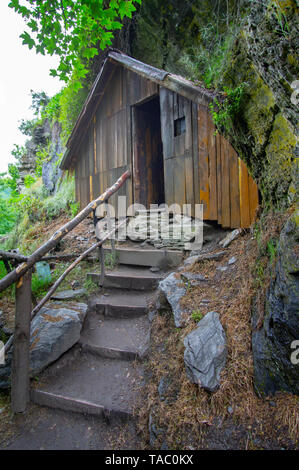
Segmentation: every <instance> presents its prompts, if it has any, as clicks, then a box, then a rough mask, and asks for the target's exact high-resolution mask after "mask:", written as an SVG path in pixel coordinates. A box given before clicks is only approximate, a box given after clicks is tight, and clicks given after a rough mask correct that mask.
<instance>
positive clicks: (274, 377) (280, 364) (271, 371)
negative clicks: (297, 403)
mask: <svg viewBox="0 0 299 470" xmlns="http://www.w3.org/2000/svg"><path fill="white" fill-rule="evenodd" d="M298 241H299V227H298V214H297V215H296V214H294V215H293V216H292V217H291V218H290V219H289V220H288V222H287V223H286V225H285V227H284V229H283V230H282V232H281V235H280V240H279V248H278V254H277V263H276V272H275V274H276V275H275V278H274V279H273V280H272V282H271V284H270V287H269V290H268V292H267V295H266V304H265V315H264V321H263V324H262V327H259V318H258V317H259V312H258V310H257V308H256V307H255V303H254V304H253V305H254V309H253V318H252V323H253V333H252V349H253V359H254V383H255V387H256V389H257V391H258V392H259V393H261V394H264V395H271V394H274V393H275V392H276V391H278V390H285V391H287V392H291V393H294V394H297V395H299V381H298V377H299V364H295V363H292V362H294V361H292V360H291V356H292V353H293V352H294V351H293V349H292V346H293V347H294V342H295V341H296V340H298V339H299V277H298V273H299V249H298ZM297 349H298V346H297Z"/></svg>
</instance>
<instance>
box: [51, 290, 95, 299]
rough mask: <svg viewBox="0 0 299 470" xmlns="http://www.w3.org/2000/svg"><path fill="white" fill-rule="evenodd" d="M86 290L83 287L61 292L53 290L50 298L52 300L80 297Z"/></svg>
mask: <svg viewBox="0 0 299 470" xmlns="http://www.w3.org/2000/svg"><path fill="white" fill-rule="evenodd" d="M86 294H87V291H86V290H85V289H76V290H72V289H69V290H64V291H61V292H55V293H54V294H53V295H52V297H51V299H53V300H72V299H75V298H77V297H82V296H83V295H86Z"/></svg>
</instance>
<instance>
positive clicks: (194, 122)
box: [74, 66, 258, 228]
mask: <svg viewBox="0 0 299 470" xmlns="http://www.w3.org/2000/svg"><path fill="white" fill-rule="evenodd" d="M157 95H160V111H161V135H162V141H163V160H164V185H165V188H164V189H165V202H166V203H167V204H168V205H172V204H178V205H179V206H180V207H181V208H182V207H183V205H184V204H190V205H191V208H192V209H191V211H190V215H194V207H195V204H201V203H202V204H204V219H206V220H215V221H217V222H218V223H219V224H221V225H222V226H223V227H231V228H235V227H249V226H250V225H251V223H252V221H253V220H254V214H255V210H256V208H257V205H258V189H257V186H256V184H255V182H254V181H253V180H252V178H251V177H250V176H249V174H248V171H247V168H246V165H245V164H244V163H243V162H242V161H241V160H240V159H239V158H238V155H237V154H236V152H235V151H234V149H233V148H232V147H231V145H230V144H229V143H228V142H227V141H226V140H225V139H224V137H222V136H220V135H219V134H215V126H214V124H213V121H212V118H211V115H210V113H209V110H208V108H207V107H206V106H203V105H197V104H195V103H193V102H192V101H190V100H188V99H186V98H184V97H182V96H180V95H178V94H176V93H174V92H173V91H170V90H168V89H166V88H162V87H161V88H160V90H159V87H158V85H156V84H155V83H153V82H152V81H150V80H148V79H145V78H143V77H141V76H140V75H138V74H137V73H134V72H132V71H130V70H127V69H125V68H123V67H121V66H116V67H115V69H114V72H113V73H112V76H111V77H110V79H109V80H107V86H106V89H105V92H104V93H103V95H102V97H101V98H99V102H98V105H97V109H96V111H95V114H94V116H93V118H92V120H91V121H90V124H89V127H88V130H87V133H86V135H85V137H84V140H83V142H82V143H81V145H80V147H79V151H78V154H77V158H76V161H75V165H74V166H75V175H76V196H77V200H78V201H80V203H81V206H82V207H83V206H85V205H86V204H88V203H89V202H90V201H91V200H92V199H93V198H95V197H96V196H98V195H99V194H100V193H103V192H104V191H105V189H106V188H107V187H109V186H111V185H112V184H113V183H114V182H115V181H116V180H117V179H118V177H119V176H120V175H121V174H122V173H123V172H124V171H126V170H130V171H131V172H132V178H131V180H130V181H128V182H127V184H126V186H125V187H124V188H122V190H121V191H120V192H119V193H118V195H125V196H127V207H128V206H129V205H131V204H132V203H133V202H142V201H138V200H136V198H138V194H139V193H138V191H139V192H140V189H138V174H137V173H136V169H138V171H139V169H140V165H139V167H138V164H137V166H136V161H137V160H136V155H137V154H136V148H137V147H138V143H137V142H136V136H138V132H135V131H134V125H133V124H134V116H135V119H136V116H138V108H136V107H135V108H134V106H135V105H137V104H139V103H142V102H144V101H146V99H148V98H150V97H154V96H157ZM134 109H135V111H136V112H135V113H134ZM140 115H141V114H140ZM183 117H184V118H185V126H186V129H185V132H182V133H181V134H180V135H175V121H176V120H177V119H180V118H183ZM135 127H136V126H135ZM140 129H141V130H142V126H141V127H140ZM145 154H146V152H145ZM134 155H135V159H134ZM133 159H134V165H133ZM146 159H148V156H147V157H146ZM144 170H145V171H147V172H148V173H147V174H148V175H149V174H150V172H151V164H150V163H146V162H145V166H144ZM135 173H136V175H135ZM139 176H140V175H139ZM139 183H140V185H141V184H142V181H140V182H139ZM157 184H160V183H159V181H158V180H157ZM145 187H146V185H145ZM134 188H135V190H134ZM140 194H141V192H140ZM151 194H152V195H153V194H155V191H154V186H153V185H152V186H150V185H147V189H146V196H144V198H145V199H146V201H147V204H148V205H149V203H150V198H151V197H152V196H150V195H151ZM134 196H135V201H134ZM115 197H116V196H114V197H113V198H112V199H111V203H112V204H113V205H114V206H115V207H116V204H115ZM155 197H156V196H155ZM153 202H154V201H153ZM101 210H102V209H101Z"/></svg>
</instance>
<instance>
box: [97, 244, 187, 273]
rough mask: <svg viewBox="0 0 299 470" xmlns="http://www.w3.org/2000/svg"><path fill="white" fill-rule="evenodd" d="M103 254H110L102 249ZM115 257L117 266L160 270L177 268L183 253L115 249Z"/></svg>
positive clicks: (107, 250)
mask: <svg viewBox="0 0 299 470" xmlns="http://www.w3.org/2000/svg"><path fill="white" fill-rule="evenodd" d="M104 251H105V253H109V254H110V253H111V250H110V249H109V248H104ZM115 251H116V257H117V261H118V263H119V264H127V265H135V266H149V267H152V266H158V267H159V268H161V269H164V268H167V267H172V266H178V265H179V264H181V262H182V260H183V252H182V251H175V250H152V249H131V248H116V250H115Z"/></svg>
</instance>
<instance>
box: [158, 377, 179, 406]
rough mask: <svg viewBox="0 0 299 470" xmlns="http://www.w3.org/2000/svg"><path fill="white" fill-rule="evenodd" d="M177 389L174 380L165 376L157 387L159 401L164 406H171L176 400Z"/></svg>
mask: <svg viewBox="0 0 299 470" xmlns="http://www.w3.org/2000/svg"><path fill="white" fill-rule="evenodd" d="M178 390H179V387H178V386H177V384H176V381H175V378H174V377H173V376H170V375H165V376H164V377H162V379H161V380H160V383H159V386H158V393H159V397H160V400H161V401H165V403H166V404H171V403H173V402H175V401H176V400H177V397H178Z"/></svg>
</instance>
